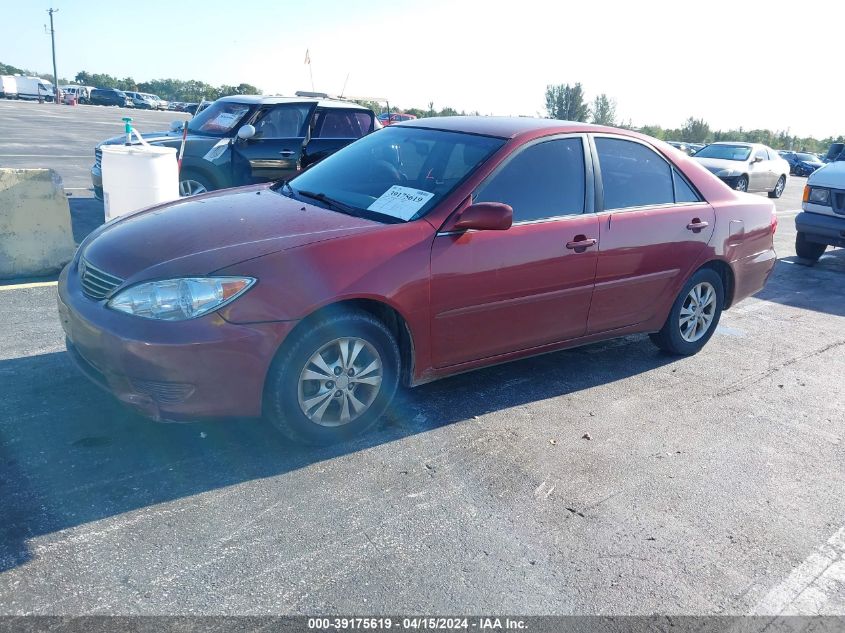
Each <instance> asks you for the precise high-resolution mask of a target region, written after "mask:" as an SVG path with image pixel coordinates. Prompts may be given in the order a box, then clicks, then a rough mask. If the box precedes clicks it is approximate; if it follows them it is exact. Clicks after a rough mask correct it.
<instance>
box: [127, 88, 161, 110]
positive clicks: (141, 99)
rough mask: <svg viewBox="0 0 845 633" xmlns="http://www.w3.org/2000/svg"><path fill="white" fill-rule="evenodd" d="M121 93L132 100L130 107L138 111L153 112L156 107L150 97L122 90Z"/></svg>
mask: <svg viewBox="0 0 845 633" xmlns="http://www.w3.org/2000/svg"><path fill="white" fill-rule="evenodd" d="M123 93H124V94H125V95H126V96H127V97H129V98H130V99H132V105H133V107H135V108H138V109H139V110H155V109H157V107H158V105H157V104H156V102H155V100H154V99H153V98H152V97H148V96H145V95H143V94H141V93H140V92H132V91H128V90H124V91H123Z"/></svg>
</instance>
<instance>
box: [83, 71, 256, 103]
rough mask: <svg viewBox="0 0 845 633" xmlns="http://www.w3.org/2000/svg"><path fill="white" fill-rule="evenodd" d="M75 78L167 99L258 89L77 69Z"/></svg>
mask: <svg viewBox="0 0 845 633" xmlns="http://www.w3.org/2000/svg"><path fill="white" fill-rule="evenodd" d="M75 79H76V82H77V83H80V84H84V85H86V86H96V87H97V88H117V89H118V90H131V91H132V92H149V93H151V94H155V95H158V96H159V97H161V98H162V99H165V100H167V101H192V102H193V101H197V102H198V101H202V100H203V99H206V100H208V101H214V100H215V99H219V98H220V97H227V96H229V95H255V94H260V93H261V91H260V90H259V89H258V88H256V87H255V86H253V85H251V84H247V83H241V84H238V85H237V86H227V85H223V86H220V87H217V86H212V85H211V84H207V83H205V82H203V81H197V80H195V79H190V80H188V81H183V80H181V79H153V80H151V81H142V82H140V83H139V82H136V81H135V80H134V79H133V78H132V77H124V78H123V79H118V78H117V77H112V76H111V75H105V74H100V73H94V74H91V73H89V72H87V71H84V70H83V71H80V72H78V73H77V74H76V78H75Z"/></svg>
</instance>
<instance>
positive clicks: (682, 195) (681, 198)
mask: <svg viewBox="0 0 845 633" xmlns="http://www.w3.org/2000/svg"><path fill="white" fill-rule="evenodd" d="M672 178H673V179H674V181H675V202H676V203H678V204H682V203H684V202H701V198H700V197H699V195H698V194H697V193H696V192H695V190H694V189H693V188H692V187H690V186H689V183H688V182H687V181H686V180H685V179H684V177H683V176H681V174H679V173H678V171H677V170H675V169H673V170H672Z"/></svg>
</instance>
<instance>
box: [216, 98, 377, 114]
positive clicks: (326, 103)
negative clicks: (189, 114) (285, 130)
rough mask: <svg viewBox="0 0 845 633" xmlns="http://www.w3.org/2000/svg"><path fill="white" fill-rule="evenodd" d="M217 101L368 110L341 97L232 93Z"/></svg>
mask: <svg viewBox="0 0 845 633" xmlns="http://www.w3.org/2000/svg"><path fill="white" fill-rule="evenodd" d="M218 101H233V102H235V103H248V104H250V105H277V104H280V103H316V104H317V105H318V106H319V107H321V108H344V109H347V110H348V109H355V110H365V111H367V112H369V111H370V109H369V108H367V107H364V106H362V105H359V104H357V103H353V102H352V101H343V100H341V99H322V98H319V97H274V96H267V95H232V96H229V97H221V98H220V99H218Z"/></svg>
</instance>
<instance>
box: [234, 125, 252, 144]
mask: <svg viewBox="0 0 845 633" xmlns="http://www.w3.org/2000/svg"><path fill="white" fill-rule="evenodd" d="M253 136H255V127H254V126H252V125H242V126H241V129H239V130H238V138H239V139H241V140H244V141H245V140H247V139H248V138H252V137H253Z"/></svg>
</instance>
